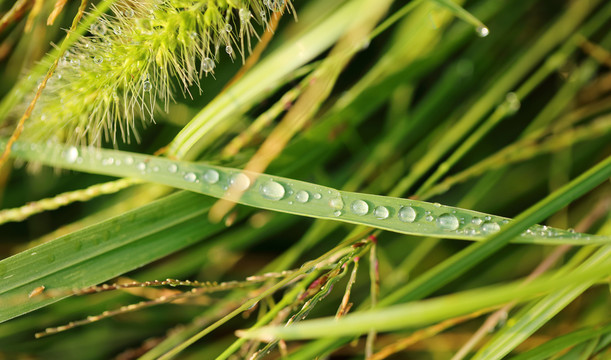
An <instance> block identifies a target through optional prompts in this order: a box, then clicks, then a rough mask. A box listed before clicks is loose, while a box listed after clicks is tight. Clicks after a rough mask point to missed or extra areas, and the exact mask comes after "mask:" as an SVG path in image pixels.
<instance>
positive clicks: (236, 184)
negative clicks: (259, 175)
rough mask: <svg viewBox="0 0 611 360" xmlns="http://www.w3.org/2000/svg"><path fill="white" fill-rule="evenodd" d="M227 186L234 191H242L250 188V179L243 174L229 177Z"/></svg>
mask: <svg viewBox="0 0 611 360" xmlns="http://www.w3.org/2000/svg"><path fill="white" fill-rule="evenodd" d="M229 185H231V187H232V188H233V189H235V190H238V191H244V190H246V189H248V188H249V187H250V178H249V177H248V176H246V175H245V174H242V173H238V174H235V175H233V176H232V177H231V180H229Z"/></svg>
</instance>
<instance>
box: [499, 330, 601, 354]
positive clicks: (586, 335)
mask: <svg viewBox="0 0 611 360" xmlns="http://www.w3.org/2000/svg"><path fill="white" fill-rule="evenodd" d="M606 334H611V324H607V325H605V326H602V327H594V328H588V329H581V330H577V331H573V332H572V333H569V334H566V335H563V336H560V337H557V338H555V339H553V340H550V341H548V342H546V343H545V344H543V345H541V346H538V347H536V348H534V349H532V350H529V351H527V352H524V353H522V354H520V355H518V356H514V357H512V358H511V360H544V359H548V358H550V357H551V356H554V355H556V354H558V353H559V352H561V351H563V350H564V349H567V348H569V347H571V346H575V345H577V344H581V343H584V342H586V341H588V340H591V339H593V338H596V337H598V336H602V335H606Z"/></svg>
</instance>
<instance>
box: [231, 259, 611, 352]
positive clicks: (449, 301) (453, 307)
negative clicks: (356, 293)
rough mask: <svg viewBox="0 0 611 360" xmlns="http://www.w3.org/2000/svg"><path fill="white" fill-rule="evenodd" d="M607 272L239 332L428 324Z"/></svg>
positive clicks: (316, 334) (269, 336)
mask: <svg viewBox="0 0 611 360" xmlns="http://www.w3.org/2000/svg"><path fill="white" fill-rule="evenodd" d="M610 272H611V263H603V264H601V265H598V266H596V267H592V268H589V269H585V270H581V271H576V272H573V273H572V274H570V275H567V276H563V277H562V278H554V279H550V278H549V277H545V278H540V279H539V280H535V281H533V282H532V283H530V284H527V285H524V283H523V282H521V281H518V282H514V283H511V284H508V285H503V286H494V287H490V288H484V289H476V290H469V291H464V292H462V293H457V294H452V295H447V296H442V297H438V298H435V299H430V300H423V301H418V302H411V303H407V304H402V305H395V306H392V307H388V308H386V309H381V310H373V311H364V312H360V313H354V314H349V315H346V316H345V317H343V318H342V319H339V320H336V319H335V318H331V317H329V318H323V319H317V320H307V321H303V322H301V323H300V324H296V325H293V326H287V327H284V326H273V327H272V326H269V327H263V328H260V329H255V330H253V331H244V332H240V333H239V335H240V336H242V337H245V338H253V339H262V340H266V341H271V340H276V339H286V340H296V339H315V338H321V337H328V334H333V335H334V336H353V335H360V334H364V333H367V332H368V331H370V330H371V329H372V328H373V329H376V330H377V331H389V330H397V329H406V328H412V327H418V326H423V325H428V324H432V323H435V322H437V321H441V320H444V319H448V318H451V317H455V316H460V315H465V314H469V313H470V312H473V311H477V310H478V309H482V308H486V307H491V306H496V305H500V304H503V303H506V302H509V301H513V300H518V301H524V300H527V299H529V298H535V297H537V296H540V295H541V294H542V293H546V292H550V291H554V290H557V289H561V288H563V287H565V286H566V284H573V283H575V284H576V283H581V282H583V281H587V280H589V279H600V278H602V277H604V276H608V275H609V274H610Z"/></svg>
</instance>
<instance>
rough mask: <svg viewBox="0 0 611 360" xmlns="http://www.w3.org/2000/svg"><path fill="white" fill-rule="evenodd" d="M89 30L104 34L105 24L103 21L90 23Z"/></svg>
mask: <svg viewBox="0 0 611 360" xmlns="http://www.w3.org/2000/svg"><path fill="white" fill-rule="evenodd" d="M89 30H90V31H91V33H93V34H96V35H104V34H106V25H104V24H103V23H95V24H92V25H91V27H90V28H89Z"/></svg>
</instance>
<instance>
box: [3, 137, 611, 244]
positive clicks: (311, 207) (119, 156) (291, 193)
mask: <svg viewBox="0 0 611 360" xmlns="http://www.w3.org/2000/svg"><path fill="white" fill-rule="evenodd" d="M0 143H1V141H0ZM16 144H17V145H18V146H15V148H14V149H13V153H14V156H16V157H18V158H20V159H24V160H29V161H37V162H40V163H44V164H46V165H50V166H55V167H61V168H66V169H72V170H78V171H84V172H90V173H95V174H104V175H111V176H118V177H134V178H139V179H142V180H146V181H150V182H154V183H159V184H164V185H169V186H172V187H176V188H179V189H184V190H190V191H194V192H198V193H201V194H204V195H209V196H213V197H216V198H222V197H223V196H224V195H225V194H226V192H227V191H231V189H232V188H234V187H235V188H236V189H237V190H238V191H244V193H243V194H242V196H241V197H240V199H239V200H238V203H240V204H244V205H248V206H253V207H257V208H262V209H268V210H273V211H280V212H285V213H289V214H295V215H301V216H308V217H315V218H321V219H327V220H336V221H342V222H348V223H353V224H358V225H367V226H371V227H375V228H378V229H384V230H390V231H394V232H399V233H404V234H414V235H426V236H431V237H444V238H453V239H465V240H483V239H485V238H486V237H487V236H488V235H490V234H493V233H495V232H497V231H499V230H501V229H502V228H503V227H505V226H509V225H511V224H512V223H511V222H510V220H509V219H508V218H504V217H499V216H492V215H489V214H484V213H480V212H477V211H472V210H467V209H459V208H455V207H450V206H443V205H441V204H437V203H435V204H432V203H427V202H423V201H417V200H406V199H400V198H394V197H385V196H379V195H371V194H363V193H353V192H347V191H338V190H336V189H333V188H330V187H326V186H321V185H316V184H311V183H307V182H304V181H298V180H294V179H288V178H282V177H278V176H271V175H267V174H255V173H251V172H245V171H242V170H240V169H233V168H226V167H220V166H213V165H206V164H202V163H192V162H186V161H174V160H170V159H166V158H159V157H154V156H148V155H142V154H136V153H129V152H123V151H117V150H103V149H95V148H76V147H65V146H59V145H37V144H28V143H25V142H20V143H16ZM523 230H527V229H523ZM513 237H515V239H513V238H512V239H513V240H514V241H516V242H520V243H539V244H574V245H579V244H581V245H584V244H593V243H607V242H609V241H611V238H609V237H606V236H593V235H584V234H576V233H573V232H570V231H568V230H560V229H550V228H548V227H544V226H538V225H535V226H532V227H531V228H530V229H528V231H526V232H524V233H522V234H520V233H517V234H513ZM512 239H509V240H512Z"/></svg>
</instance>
